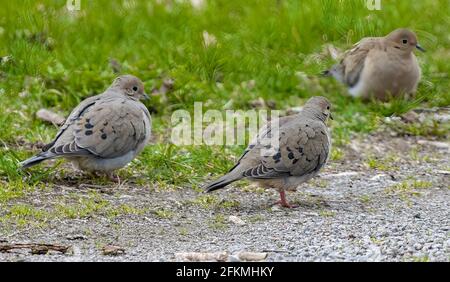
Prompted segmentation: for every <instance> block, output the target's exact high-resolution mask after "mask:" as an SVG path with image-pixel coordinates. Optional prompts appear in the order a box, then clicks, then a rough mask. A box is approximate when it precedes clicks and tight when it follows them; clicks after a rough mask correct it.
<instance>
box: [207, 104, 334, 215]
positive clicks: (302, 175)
mask: <svg viewBox="0 0 450 282" xmlns="http://www.w3.org/2000/svg"><path fill="white" fill-rule="evenodd" d="M330 107H331V104H330V102H329V101H328V100H327V99H326V98H324V97H320V96H317V97H312V98H311V99H309V100H308V101H307V102H306V104H305V106H304V107H303V109H302V110H301V112H299V113H298V114H295V115H291V116H286V117H281V118H279V119H278V120H273V121H271V122H270V123H268V124H267V125H266V126H264V127H263V128H261V130H260V131H259V133H258V136H257V138H256V140H255V141H253V142H251V143H250V144H249V146H248V147H247V149H246V150H245V151H244V153H243V154H242V156H241V157H240V159H239V160H238V162H237V163H236V165H235V166H234V167H233V168H232V169H231V170H230V171H229V172H228V173H227V174H226V175H224V176H222V177H221V178H219V179H218V180H216V181H214V182H212V183H210V184H208V185H207V186H206V188H205V191H206V192H211V191H214V190H217V189H220V188H223V187H225V186H227V185H228V184H230V183H232V182H234V181H237V180H240V179H243V178H246V179H248V180H251V181H255V182H257V183H258V184H260V185H261V186H262V187H264V188H275V189H277V190H278V191H279V193H280V201H279V202H277V203H278V204H281V206H283V207H289V208H290V207H293V206H291V205H290V204H289V203H288V202H287V200H286V194H285V191H292V190H294V191H295V190H296V188H297V187H298V186H299V185H300V184H302V183H304V182H306V181H308V180H310V179H311V178H313V177H314V176H316V175H317V174H318V172H319V171H320V169H321V168H322V167H323V166H324V165H325V163H326V162H327V160H328V156H329V153H330V147H331V137H330V134H329V132H328V128H327V126H326V121H327V119H328V118H329V117H330V118H331V112H330Z"/></svg>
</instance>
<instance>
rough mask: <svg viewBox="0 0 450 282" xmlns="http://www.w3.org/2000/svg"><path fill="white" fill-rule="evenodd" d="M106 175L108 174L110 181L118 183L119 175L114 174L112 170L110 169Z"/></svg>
mask: <svg viewBox="0 0 450 282" xmlns="http://www.w3.org/2000/svg"><path fill="white" fill-rule="evenodd" d="M106 175H107V176H108V178H109V180H111V181H113V182H117V183H120V178H119V176H118V175H115V174H114V172H112V171H111V172H108V173H107V174H106Z"/></svg>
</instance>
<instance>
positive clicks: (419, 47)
mask: <svg viewBox="0 0 450 282" xmlns="http://www.w3.org/2000/svg"><path fill="white" fill-rule="evenodd" d="M416 48H417V49H418V50H420V51H422V52H425V49H423V47H422V46H420V45H419V44H417V45H416Z"/></svg>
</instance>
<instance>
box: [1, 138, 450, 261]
mask: <svg viewBox="0 0 450 282" xmlns="http://www.w3.org/2000/svg"><path fill="white" fill-rule="evenodd" d="M449 155H450V153H449V143H448V142H435V141H429V140H425V139H424V138H421V137H392V138H384V137H383V136H382V135H372V136H371V135H369V136H366V137H364V138H358V139H354V140H353V141H352V142H351V143H350V144H349V145H347V146H346V147H345V149H344V150H343V157H342V159H340V160H335V161H331V162H330V163H329V165H328V166H327V167H326V168H325V169H324V170H323V171H322V173H321V174H320V176H319V177H317V178H316V179H314V180H313V181H311V182H309V183H307V184H304V185H303V186H301V187H299V188H298V191H297V192H295V193H290V194H288V198H289V199H290V200H291V201H292V202H294V203H297V204H299V205H300V207H298V208H295V209H285V208H280V207H279V206H272V205H271V203H273V202H275V201H276V200H277V199H278V195H277V193H276V191H266V190H261V189H259V188H256V187H254V186H253V185H251V184H248V183H244V185H239V187H234V186H232V187H230V188H228V189H223V190H220V191H218V192H217V193H215V194H211V196H205V195H203V194H202V193H200V192H198V191H196V190H194V189H192V188H189V187H185V188H180V189H175V190H167V189H165V190H162V189H157V188H155V187H152V185H151V184H148V185H147V186H135V185H129V184H127V183H125V184H123V185H121V186H120V187H115V186H111V187H104V188H101V189H100V190H98V189H97V188H95V189H97V192H99V194H100V195H101V197H102V198H103V199H104V200H107V201H109V202H111V203H112V204H114V205H121V204H130V205H132V206H133V207H136V208H139V207H142V208H143V209H142V210H143V211H144V212H141V213H134V214H133V213H131V214H122V215H118V216H115V217H107V216H104V215H102V214H95V213H94V214H91V215H90V216H87V217H85V218H81V219H80V218H78V219H77V218H75V219H71V218H65V219H56V218H55V219H52V220H50V221H49V222H46V223H45V224H44V225H42V226H36V227H30V226H28V227H21V228H2V229H1V233H0V245H2V244H3V245H4V244H13V243H33V244H34V243H39V244H55V245H62V246H64V247H68V249H67V252H65V253H63V252H59V251H50V252H48V253H46V252H45V251H44V252H39V251H34V253H41V254H32V252H30V249H29V248H24V249H14V250H10V251H8V252H7V251H3V252H0V261H173V260H182V259H183V258H182V257H180V256H176V254H177V253H181V252H222V253H223V254H222V256H221V259H225V260H228V261H235V260H240V259H241V258H240V256H239V253H240V252H242V251H250V252H263V253H266V254H267V257H266V260H267V261H449V260H450V237H449V234H450V230H449V228H450V209H449V203H450V190H449V189H450V174H449V173H450V172H449V164H450V162H449ZM368 156H369V157H368ZM95 189H94V190H95ZM91 190H92V188H82V187H77V186H63V185H61V186H58V188H55V189H52V190H50V191H45V192H42V191H36V192H33V193H31V194H29V195H28V196H26V197H25V198H21V199H20V200H18V201H19V202H30V203H33V204H34V205H36V206H40V207H42V208H44V209H45V207H46V206H50V205H52V204H54V201H55V199H58V198H60V197H65V196H67V195H71V194H73V193H75V194H77V195H78V196H81V197H90V195H91V194H90V192H89V191H91ZM208 195H209V194H208ZM230 216H231V218H230ZM0 249H1V248H0Z"/></svg>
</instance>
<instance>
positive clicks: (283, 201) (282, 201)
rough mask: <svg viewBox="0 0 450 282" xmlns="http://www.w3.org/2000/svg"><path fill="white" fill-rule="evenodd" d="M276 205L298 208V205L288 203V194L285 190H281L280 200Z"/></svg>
mask: <svg viewBox="0 0 450 282" xmlns="http://www.w3.org/2000/svg"><path fill="white" fill-rule="evenodd" d="M275 204H279V205H281V206H282V207H284V208H290V209H292V208H297V207H298V205H291V204H289V203H288V201H287V200H286V192H285V191H284V190H283V189H280V200H279V201H278V202H276V203H275Z"/></svg>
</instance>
